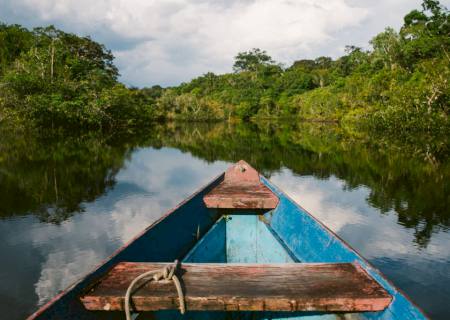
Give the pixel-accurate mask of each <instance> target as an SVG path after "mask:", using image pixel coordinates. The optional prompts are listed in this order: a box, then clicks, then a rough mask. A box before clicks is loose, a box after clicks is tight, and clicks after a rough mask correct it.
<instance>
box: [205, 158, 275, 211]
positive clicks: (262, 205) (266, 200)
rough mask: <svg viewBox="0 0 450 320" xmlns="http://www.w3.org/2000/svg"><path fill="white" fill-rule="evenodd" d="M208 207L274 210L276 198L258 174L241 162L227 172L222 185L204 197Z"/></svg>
mask: <svg viewBox="0 0 450 320" xmlns="http://www.w3.org/2000/svg"><path fill="white" fill-rule="evenodd" d="M203 201H204V202H205V205H206V207H208V208H221V209H274V208H275V207H276V206H277V205H278V197H277V196H275V195H274V194H273V193H272V191H270V189H269V188H267V187H266V186H265V185H264V184H263V183H262V182H261V181H260V179H259V174H258V172H257V171H256V170H255V169H253V168H252V167H251V166H250V165H249V164H248V163H246V162H245V161H243V160H241V161H239V162H238V163H236V164H235V165H234V166H232V167H230V168H229V169H228V170H227V171H226V172H225V177H224V180H223V182H222V183H220V184H219V185H218V186H217V187H215V188H214V189H213V190H211V192H209V193H208V194H207V195H205V196H204V197H203Z"/></svg>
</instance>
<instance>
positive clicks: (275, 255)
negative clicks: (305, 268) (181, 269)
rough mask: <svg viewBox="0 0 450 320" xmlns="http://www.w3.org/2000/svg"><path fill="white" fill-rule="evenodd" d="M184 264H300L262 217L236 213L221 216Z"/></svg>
mask: <svg viewBox="0 0 450 320" xmlns="http://www.w3.org/2000/svg"><path fill="white" fill-rule="evenodd" d="M183 262H203V263H207V262H208V263H288V262H299V260H298V259H296V257H295V256H294V254H293V253H292V252H290V250H289V249H288V248H287V247H286V246H285V245H284V244H283V242H282V241H280V239H279V238H278V237H277V236H276V233H275V232H274V231H273V230H272V229H271V228H270V226H268V225H267V224H266V223H264V215H262V214H261V213H256V212H249V211H244V212H242V211H235V212H230V213H228V214H225V215H223V216H222V217H221V218H219V220H218V221H217V222H216V223H215V224H214V225H213V227H212V228H211V229H210V230H209V231H208V232H207V233H206V234H205V235H204V236H203V237H202V238H201V239H200V240H199V241H198V242H197V244H196V245H195V246H194V247H193V248H192V249H191V250H190V251H189V253H188V254H187V255H186V256H185V257H184V259H183Z"/></svg>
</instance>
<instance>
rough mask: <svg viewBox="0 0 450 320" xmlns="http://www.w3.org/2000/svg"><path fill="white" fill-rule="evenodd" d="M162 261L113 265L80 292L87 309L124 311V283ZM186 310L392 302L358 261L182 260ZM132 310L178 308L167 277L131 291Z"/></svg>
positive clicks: (340, 307) (338, 307)
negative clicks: (232, 262)
mask: <svg viewBox="0 0 450 320" xmlns="http://www.w3.org/2000/svg"><path fill="white" fill-rule="evenodd" d="M164 265H166V264H164V263H132V262H121V263H119V264H117V265H116V266H115V267H114V268H113V269H112V270H111V271H110V272H109V273H108V274H107V275H106V276H105V277H104V278H102V279H100V280H99V281H98V282H96V283H94V284H93V285H92V286H91V287H90V288H89V289H88V291H87V292H85V293H84V295H83V296H81V298H80V299H81V301H82V303H83V304H84V306H85V308H86V309H88V310H123V307H124V295H125V292H126V290H127V287H128V285H129V284H130V283H131V281H132V280H133V279H134V278H136V277H137V276H138V275H140V274H142V273H144V272H146V271H150V270H157V269H161V268H162V267H163V266H164ZM177 273H178V277H179V278H180V281H181V285H182V287H183V291H184V296H185V303H186V309H187V310H188V311H189V310H217V311H218V310H220V311H224V310H226V311H245V310H247V311H250V310H251V311H330V312H338V311H345V312H356V311H380V310H383V309H385V308H386V307H387V306H388V305H389V303H390V302H391V300H392V297H391V296H390V295H389V294H388V292H387V291H386V290H385V289H384V288H383V287H382V286H380V285H379V284H378V282H376V281H375V280H374V279H373V278H371V277H370V276H369V275H368V274H367V273H366V272H365V271H364V270H363V269H362V267H361V266H359V265H358V264H352V263H330V264H328V263H319V264H307V263H289V264H207V263H185V264H182V265H181V269H179V270H178V272H177ZM132 307H133V310H135V311H155V310H166V309H178V308H179V300H178V295H177V292H176V289H175V287H174V285H173V283H172V282H171V281H170V280H163V281H158V282H154V281H149V282H146V283H144V284H142V285H141V286H140V287H138V288H137V289H136V290H135V291H134V293H133V295H132Z"/></svg>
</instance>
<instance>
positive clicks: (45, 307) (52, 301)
mask: <svg viewBox="0 0 450 320" xmlns="http://www.w3.org/2000/svg"><path fill="white" fill-rule="evenodd" d="M224 176H225V172H222V173H221V174H219V175H217V176H215V177H214V178H213V179H212V180H210V181H209V182H208V183H205V184H204V185H202V186H201V187H199V188H198V189H196V190H195V191H194V192H193V193H192V194H191V195H189V196H187V197H186V198H184V199H183V200H182V201H181V202H179V203H178V204H177V205H176V206H175V207H172V208H170V209H168V210H167V211H165V213H164V214H163V215H162V216H161V217H159V218H158V219H157V220H155V221H154V222H152V223H151V224H150V225H149V226H147V227H146V228H145V229H143V230H142V231H140V232H139V233H138V234H137V235H135V236H134V237H132V238H131V239H130V240H128V241H127V242H126V243H125V244H123V245H122V246H121V247H120V248H118V249H117V250H115V251H114V252H113V253H112V254H110V255H109V256H108V257H106V258H105V259H102V260H101V261H100V262H99V263H98V264H96V265H95V266H94V267H93V268H92V269H90V271H88V272H86V273H84V274H83V275H82V276H80V277H79V278H78V279H77V280H75V281H74V282H73V283H72V284H70V285H69V286H67V287H66V288H65V289H64V290H62V291H61V292H59V293H58V294H57V295H55V296H54V297H53V298H52V299H50V300H49V301H48V302H46V303H45V304H43V305H42V306H41V307H40V308H39V309H38V310H36V311H35V312H33V313H32V314H31V315H29V316H28V317H27V318H26V320H34V319H37V318H38V317H39V316H41V315H42V314H43V313H44V312H45V311H47V310H49V309H50V307H51V306H53V305H54V304H55V303H56V302H57V301H58V300H60V299H61V298H62V297H63V296H65V295H66V294H68V293H69V292H70V291H71V290H72V289H74V288H75V287H76V286H77V285H79V284H80V283H82V282H83V281H84V280H85V279H86V278H87V277H89V276H90V275H93V274H95V272H97V271H98V270H100V269H101V268H102V267H103V266H104V265H105V264H106V263H108V262H109V261H110V260H111V259H113V258H114V257H116V256H117V255H119V254H120V253H121V252H123V251H124V250H126V249H127V248H128V247H129V246H130V245H131V244H132V243H133V242H135V241H136V240H137V239H139V238H140V237H142V236H144V235H145V234H146V233H147V232H149V231H150V230H151V229H153V228H154V227H155V226H156V225H158V224H159V223H161V222H162V221H163V220H164V219H166V218H167V217H168V216H170V215H171V214H172V213H174V212H175V211H176V210H178V209H179V208H181V207H182V206H183V205H185V204H186V203H187V202H189V201H190V200H192V199H193V198H195V197H196V196H197V195H199V194H200V193H201V192H203V191H204V190H205V189H207V188H208V187H210V186H212V185H214V184H215V183H220V182H221V181H222V180H223V178H224ZM114 266H115V264H114V265H112V266H111V267H110V268H108V270H105V272H104V273H103V274H101V275H99V276H98V278H101V277H102V276H103V275H104V274H106V273H107V272H108V271H109V270H111V269H112V268H114Z"/></svg>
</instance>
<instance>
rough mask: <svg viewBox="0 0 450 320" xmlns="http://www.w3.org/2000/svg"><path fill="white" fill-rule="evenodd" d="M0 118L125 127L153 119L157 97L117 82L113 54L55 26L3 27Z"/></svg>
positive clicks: (94, 43) (1, 35)
mask: <svg viewBox="0 0 450 320" xmlns="http://www.w3.org/2000/svg"><path fill="white" fill-rule="evenodd" d="M0 44H1V45H0V77H1V78H0V88H1V91H0V120H1V119H2V118H6V117H15V118H18V119H27V120H33V121H34V122H37V123H38V124H41V125H52V126H54V125H65V126H68V125H69V126H72V125H73V126H95V127H101V126H120V125H130V124H137V123H143V122H144V121H148V120H149V119H151V118H152V117H153V114H152V108H151V105H152V102H153V100H154V98H152V97H151V96H150V95H149V94H147V92H146V91H140V90H130V89H128V88H126V87H125V86H124V85H122V84H120V83H118V82H117V77H118V75H119V74H118V70H117V68H116V67H115V66H114V64H113V56H112V54H111V52H110V51H109V50H107V49H105V47H104V46H102V45H100V44H98V43H96V42H94V41H92V40H91V39H90V38H89V37H78V36H76V35H73V34H68V33H65V32H63V31H60V30H57V29H55V28H54V27H52V26H50V27H47V28H35V29H33V30H32V31H29V30H27V29H24V28H22V27H20V26H18V25H10V26H8V25H1V24H0Z"/></svg>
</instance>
